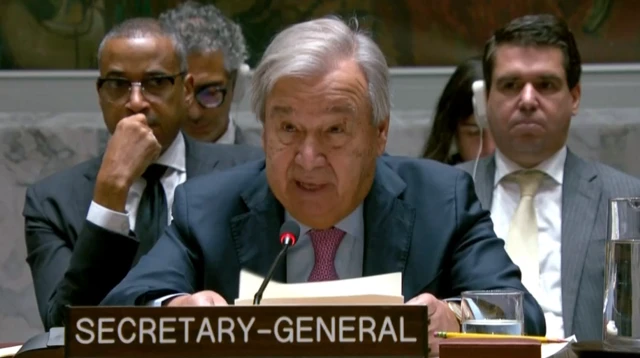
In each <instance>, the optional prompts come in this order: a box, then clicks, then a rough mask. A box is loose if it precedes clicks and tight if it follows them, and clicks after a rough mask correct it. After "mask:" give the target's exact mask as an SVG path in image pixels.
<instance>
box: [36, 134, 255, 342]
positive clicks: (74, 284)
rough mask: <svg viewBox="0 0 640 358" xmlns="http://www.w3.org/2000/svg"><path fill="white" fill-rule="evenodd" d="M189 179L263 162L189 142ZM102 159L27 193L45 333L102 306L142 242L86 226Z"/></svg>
mask: <svg viewBox="0 0 640 358" xmlns="http://www.w3.org/2000/svg"><path fill="white" fill-rule="evenodd" d="M185 146H186V167H187V168H186V169H187V178H192V177H195V176H198V175H201V174H204V173H207V172H210V171H218V170H223V169H227V168H229V167H232V166H234V165H236V164H238V163H242V162H245V161H247V160H251V159H257V158H261V157H263V154H262V151H261V150H260V149H259V148H253V147H247V146H240V145H221V144H205V143H200V142H196V141H195V140H193V139H189V138H188V137H187V136H185ZM100 165H101V158H100V157H99V158H94V159H91V160H88V161H86V162H83V163H80V164H78V165H76V166H74V167H72V168H70V169H67V170H64V171H61V172H59V173H56V174H54V175H52V176H50V177H48V178H45V179H43V180H41V181H39V182H37V183H35V184H34V185H32V186H31V187H29V188H28V189H27V194H26V201H25V206H24V211H23V215H24V217H25V237H26V243H27V262H28V263H29V266H30V267H31V274H32V276H33V282H34V285H35V292H36V299H37V301H38V308H39V310H40V316H41V318H42V322H43V323H44V326H45V329H47V330H48V329H49V328H51V327H55V326H62V325H63V324H64V311H65V306H66V305H97V304H99V303H100V301H101V300H102V299H103V298H104V296H105V295H106V294H107V293H108V292H109V291H110V290H111V289H112V288H113V287H114V286H115V285H116V284H117V283H118V282H120V280H122V278H124V276H125V275H126V273H127V272H128V271H129V270H130V269H131V266H132V262H133V259H134V256H135V253H136V251H137V248H138V241H137V240H136V239H135V238H133V237H128V236H122V235H119V234H116V233H113V232H111V231H108V230H105V229H103V228H101V227H98V226H96V225H93V224H92V223H90V222H88V221H86V216H87V212H88V210H89V206H90V204H91V200H92V199H93V189H94V186H95V178H96V175H97V173H98V170H99V168H100Z"/></svg>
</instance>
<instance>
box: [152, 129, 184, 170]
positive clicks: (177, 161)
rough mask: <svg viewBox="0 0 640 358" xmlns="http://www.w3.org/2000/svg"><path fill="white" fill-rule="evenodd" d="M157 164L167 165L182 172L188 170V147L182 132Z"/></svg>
mask: <svg viewBox="0 0 640 358" xmlns="http://www.w3.org/2000/svg"><path fill="white" fill-rule="evenodd" d="M155 162H156V164H162V165H166V166H167V167H169V168H172V169H175V170H177V171H180V172H185V171H186V170H187V159H186V146H185V143H184V136H183V135H182V132H178V135H177V136H176V139H174V140H173V143H171V145H170V146H169V148H167V150H165V151H164V153H162V155H161V156H160V157H159V158H158V159H157V160H156V161H155Z"/></svg>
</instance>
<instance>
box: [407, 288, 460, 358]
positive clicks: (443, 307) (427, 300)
mask: <svg viewBox="0 0 640 358" xmlns="http://www.w3.org/2000/svg"><path fill="white" fill-rule="evenodd" d="M407 304H408V305H427V309H428V316H429V348H430V349H429V357H437V356H438V354H439V352H440V348H439V345H440V340H441V338H434V337H433V333H434V332H439V331H444V332H460V324H459V323H458V319H457V318H456V315H455V314H454V313H453V311H451V310H450V309H449V305H447V303H446V302H444V301H440V300H438V299H437V298H435V297H434V296H433V295H430V294H428V293H423V294H421V295H419V296H416V297H414V298H412V299H411V300H409V301H408V302H407Z"/></svg>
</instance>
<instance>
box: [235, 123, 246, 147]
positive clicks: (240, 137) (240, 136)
mask: <svg viewBox="0 0 640 358" xmlns="http://www.w3.org/2000/svg"><path fill="white" fill-rule="evenodd" d="M234 137H235V140H234V141H233V143H234V144H245V142H246V139H245V137H244V133H242V130H241V129H240V127H238V125H237V124H236V130H235V133H234Z"/></svg>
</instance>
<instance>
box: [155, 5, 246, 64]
mask: <svg viewBox="0 0 640 358" xmlns="http://www.w3.org/2000/svg"><path fill="white" fill-rule="evenodd" d="M159 19H160V22H162V23H163V24H164V25H166V26H168V27H170V28H172V29H173V30H174V31H175V32H176V33H177V34H178V35H180V37H181V38H182V40H183V42H184V45H185V47H186V49H187V54H193V53H207V52H209V51H220V52H221V53H222V55H223V57H224V67H225V69H226V70H227V71H229V72H231V71H237V70H239V69H240V67H241V66H242V65H243V64H244V63H245V61H246V60H247V58H248V57H249V53H248V52H247V44H246V41H245V38H244V35H243V34H242V29H241V28H240V25H238V24H236V23H235V22H233V21H231V20H230V19H229V18H227V17H226V16H224V15H223V14H222V12H221V11H220V10H218V8H216V7H215V6H213V5H210V4H206V5H205V4H200V3H197V2H195V1H187V2H185V3H182V4H181V5H180V6H178V7H177V8H175V9H171V10H168V11H166V12H164V13H162V14H161V15H160V17H159Z"/></svg>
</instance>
